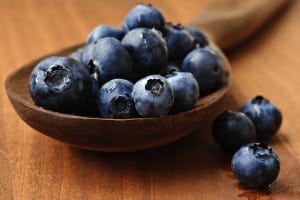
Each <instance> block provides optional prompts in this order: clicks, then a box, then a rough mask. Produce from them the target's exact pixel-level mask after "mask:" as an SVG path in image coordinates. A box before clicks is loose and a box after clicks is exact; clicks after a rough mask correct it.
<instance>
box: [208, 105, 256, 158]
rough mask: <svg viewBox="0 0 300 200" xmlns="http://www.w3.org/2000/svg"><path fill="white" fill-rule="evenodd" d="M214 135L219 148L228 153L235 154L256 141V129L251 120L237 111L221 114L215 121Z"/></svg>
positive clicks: (213, 125) (213, 126)
mask: <svg viewBox="0 0 300 200" xmlns="http://www.w3.org/2000/svg"><path fill="white" fill-rule="evenodd" d="M212 134H213V138H214V139H215V141H216V142H217V143H218V144H219V146H220V147H221V148H222V149H224V150H226V151H228V152H234V151H236V150H237V149H238V148H239V147H241V146H242V145H245V144H248V143H251V142H254V140H255V128H254V125H253V123H252V122H251V120H250V119H249V118H248V117H247V116H246V115H245V114H244V113H241V112H235V111H225V112H223V113H221V114H219V115H218V116H217V117H216V118H215V119H214V121H213V124H212Z"/></svg>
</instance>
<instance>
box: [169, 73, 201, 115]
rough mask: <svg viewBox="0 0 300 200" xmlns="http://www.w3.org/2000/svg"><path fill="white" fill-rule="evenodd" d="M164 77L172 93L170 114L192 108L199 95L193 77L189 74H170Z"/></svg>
mask: <svg viewBox="0 0 300 200" xmlns="http://www.w3.org/2000/svg"><path fill="white" fill-rule="evenodd" d="M165 77H166V78H167V80H168V81H169V83H170V85H171V87H172V88H173V91H174V103H173V106H172V112H174V113H178V112H182V111H186V110H188V109H191V108H193V107H194V106H195V104H196V102H197V100H198V98H199V95H200V91H199V86H198V82H197V80H196V79H195V78H194V76H193V75H192V74H191V73H189V72H171V73H169V74H167V75H166V76H165Z"/></svg>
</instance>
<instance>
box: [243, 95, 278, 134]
mask: <svg viewBox="0 0 300 200" xmlns="http://www.w3.org/2000/svg"><path fill="white" fill-rule="evenodd" d="M240 111H241V112H243V113H245V114H246V115H247V116H248V117H249V118H250V119H251V120H252V122H253V124H254V126H255V129H256V137H257V138H258V139H267V138H269V137H271V136H273V135H275V134H276V133H277V131H278V130H279V128H280V126H281V123H282V114H281V112H280V110H279V109H278V108H277V107H276V106H275V105H274V104H272V103H271V102H270V101H269V100H267V99H266V98H264V97H263V96H260V95H259V96H256V97H255V98H253V99H251V100H249V101H248V102H246V103H245V104H244V105H243V106H242V107H241V108H240Z"/></svg>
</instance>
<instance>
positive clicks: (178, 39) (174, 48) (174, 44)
mask: <svg viewBox="0 0 300 200" xmlns="http://www.w3.org/2000/svg"><path fill="white" fill-rule="evenodd" d="M165 40H166V42H167V46H168V52H169V58H168V59H169V60H182V59H183V58H184V57H185V56H186V54H187V53H189V52H190V51H191V50H192V49H193V48H194V39H193V37H192V35H191V34H190V33H189V32H188V31H187V30H186V29H185V27H184V26H182V25H181V24H177V25H172V24H171V23H168V24H167V26H166V34H165Z"/></svg>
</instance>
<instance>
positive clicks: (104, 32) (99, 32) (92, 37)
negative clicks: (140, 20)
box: [87, 24, 125, 44]
mask: <svg viewBox="0 0 300 200" xmlns="http://www.w3.org/2000/svg"><path fill="white" fill-rule="evenodd" d="M124 35H125V31H124V30H123V29H120V28H115V27H111V26H108V25H103V24H102V25H99V26H96V27H95V28H94V29H93V30H92V31H91V32H90V33H89V34H88V37H87V43H88V44H89V43H92V42H95V41H96V40H99V39H101V38H105V37H113V38H116V39H118V40H121V39H122V38H123V36H124Z"/></svg>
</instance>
